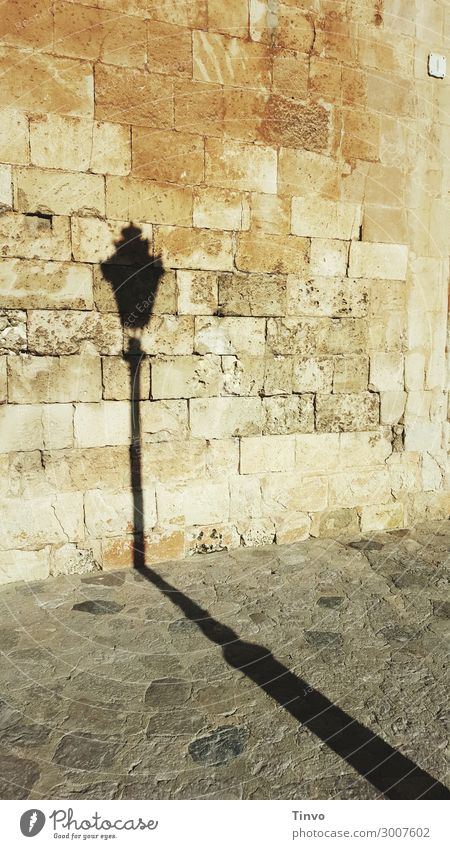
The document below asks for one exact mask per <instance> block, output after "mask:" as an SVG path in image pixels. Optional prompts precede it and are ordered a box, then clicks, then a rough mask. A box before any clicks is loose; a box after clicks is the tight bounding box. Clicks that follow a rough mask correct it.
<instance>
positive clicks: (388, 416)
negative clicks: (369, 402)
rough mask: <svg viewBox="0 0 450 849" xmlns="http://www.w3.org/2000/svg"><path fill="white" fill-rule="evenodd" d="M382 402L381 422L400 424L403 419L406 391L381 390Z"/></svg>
mask: <svg viewBox="0 0 450 849" xmlns="http://www.w3.org/2000/svg"><path fill="white" fill-rule="evenodd" d="M380 402H381V403H380V422H381V424H398V422H400V421H402V420H403V416H404V413H405V404H406V392H381V393H380Z"/></svg>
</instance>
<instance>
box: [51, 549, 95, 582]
mask: <svg viewBox="0 0 450 849" xmlns="http://www.w3.org/2000/svg"><path fill="white" fill-rule="evenodd" d="M95 549H96V546H95V545H92V546H89V547H84V546H83V547H81V546H78V545H75V544H74V543H71V542H68V543H66V544H65V545H59V546H57V547H54V548H53V549H52V551H51V552H50V575H53V576H57V575H85V574H86V573H88V572H96V571H98V569H99V566H98V561H99V560H100V557H99V556H98V554H97V553H96V550H95Z"/></svg>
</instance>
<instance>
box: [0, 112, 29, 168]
mask: <svg viewBox="0 0 450 849" xmlns="http://www.w3.org/2000/svg"><path fill="white" fill-rule="evenodd" d="M29 158H30V154H29V149H28V119H27V116H26V115H24V113H23V112H19V111H18V110H16V109H3V110H2V123H1V127H0V161H1V162H10V163H11V164H12V165H27V164H28V162H29Z"/></svg>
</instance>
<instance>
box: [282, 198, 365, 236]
mask: <svg viewBox="0 0 450 849" xmlns="http://www.w3.org/2000/svg"><path fill="white" fill-rule="evenodd" d="M291 222H292V233H295V234H296V235H297V236H314V237H317V238H318V239H347V240H349V239H354V238H355V237H356V235H357V234H358V233H359V227H360V223H361V207H360V205H358V204H356V203H343V202H342V201H332V200H326V199H325V198H319V197H317V198H314V197H312V196H311V195H309V196H307V197H293V198H292V217H291Z"/></svg>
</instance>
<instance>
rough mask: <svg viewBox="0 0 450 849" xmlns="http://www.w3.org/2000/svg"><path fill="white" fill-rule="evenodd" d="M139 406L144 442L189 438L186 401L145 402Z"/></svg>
mask: <svg viewBox="0 0 450 849" xmlns="http://www.w3.org/2000/svg"><path fill="white" fill-rule="evenodd" d="M139 406H140V412H141V423H142V432H143V436H142V439H143V441H144V442H167V440H171V439H186V438H187V435H188V410H187V402H186V401H178V400H177V401H144V402H143V403H141V404H140V405H139Z"/></svg>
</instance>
